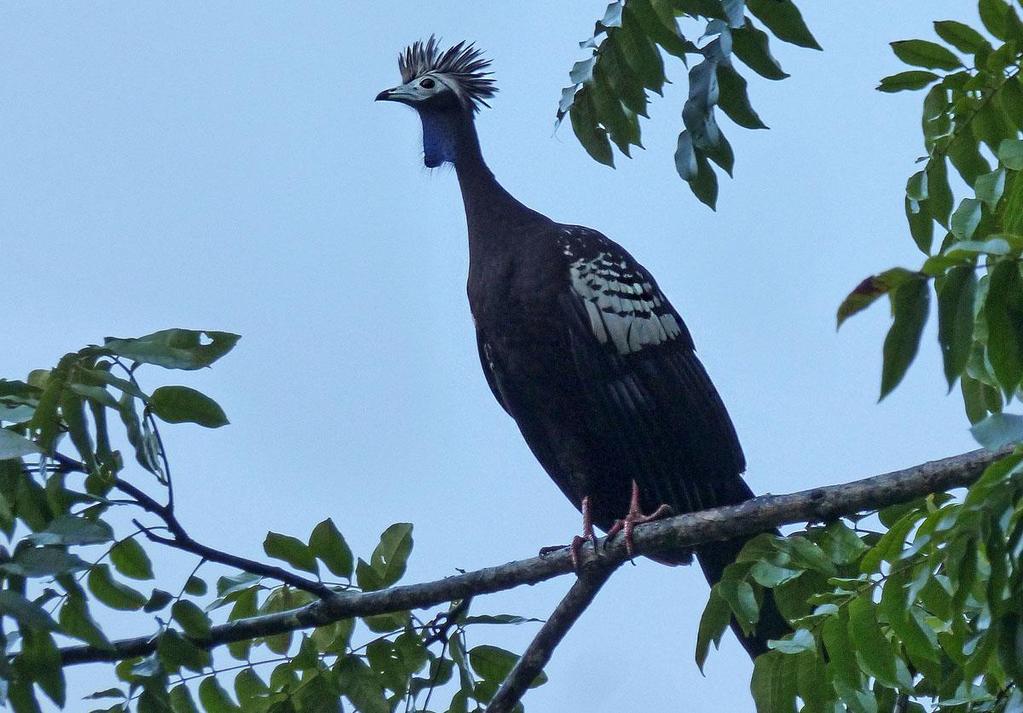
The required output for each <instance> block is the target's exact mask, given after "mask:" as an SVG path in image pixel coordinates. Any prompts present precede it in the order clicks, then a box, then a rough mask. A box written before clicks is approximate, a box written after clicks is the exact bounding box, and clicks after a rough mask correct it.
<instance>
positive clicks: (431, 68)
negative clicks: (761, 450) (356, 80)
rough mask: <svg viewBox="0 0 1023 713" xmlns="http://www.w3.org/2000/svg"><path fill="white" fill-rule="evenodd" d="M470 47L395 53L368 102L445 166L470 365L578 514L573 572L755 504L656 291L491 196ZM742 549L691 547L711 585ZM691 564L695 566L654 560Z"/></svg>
mask: <svg viewBox="0 0 1023 713" xmlns="http://www.w3.org/2000/svg"><path fill="white" fill-rule="evenodd" d="M490 66H491V62H490V60H489V59H488V58H486V57H485V56H484V54H483V52H482V51H481V50H480V49H478V48H477V47H476V46H475V45H474V44H472V43H467V42H464V41H463V42H459V43H457V44H455V45H453V46H450V47H448V48H447V49H442V48H441V46H440V44H439V42H438V41H437V39H436V38H435V37H434V36H431V37H430V38H429V39H427V40H425V41H424V40H420V41H416V42H414V43H413V44H412V45H410V46H408V47H406V48H405V49H404V50H403V51H402V52H400V53H399V57H398V67H399V71H400V74H401V84H400V85H398V86H396V87H393V88H391V89H385V90H384V91H382V92H380V93H379V94H378V95H377V97H376V100H377V101H389V102H398V103H401V104H405V105H408V106H410V107H412V108H413V109H415V110H416V111H417V113H418V115H419V118H420V119H421V121H422V129H423V161H424V163H425V165H426V166H427V167H429V168H436V167H439V166H442V165H445V164H451V165H453V166H454V173H455V174H456V176H457V179H458V185H459V187H460V189H461V194H462V199H463V204H464V208H465V218H466V226H467V229H468V239H469V240H468V242H469V271H468V281H467V293H468V298H469V307H470V311H471V312H472V317H473V322H474V324H475V329H476V343H477V350H478V352H479V359H480V364H481V366H482V368H483V373H484V375H485V376H486V380H487V383H488V384H489V386H490V389H491V391H492V392H493V394H494V397H495V398H496V399H497V401H498V403H499V404H500V405H501V407H503V408H504V410H505V411H506V412H507V413H508V414H509V415H510V416H511V417H512V418H513V419H514V421H515V423H516V424H517V425H518V427H519V430H520V431H521V433H522V436H523V438H524V439H525V441H526V444H527V445H528V446H529V448H530V450H531V451H532V453H533V455H534V456H535V457H536V459H537V460H538V461H539V463H540V465H541V466H542V467H543V469H544V470H545V471H546V472H547V474H548V475H549V476H550V477H551V479H552V480H553V481H554V483H555V484H556V485H557V487H558V488H559V489H560V490H561V491H562V493H564V495H565V496H566V497H567V498H568V499H569V500H570V501H571V502H572V504H573V505H575V507H576V508H577V509H579V510H580V511H581V513H582V518H583V528H582V529H583V532H582V535H579V536H576V538H575V539H574V540H573V543H572V555H573V561H575V562H578V556H579V548H580V547H581V546H582V543H584V542H586V541H593V542H594V543H595V542H596V539H595V535H594V527H596V528H599V529H601V530H604V531H605V532H608V533H609V534H615V533H617V532H619V531H622V530H624V534H625V538H626V544H627V547H628V549H629V550H630V554H631V550H632V529H633V527H634V526H635V525H636V524H639V523H642V522H646V521H649V520H651V519H654V518H657V517H660V516H663V515H665V514H667V513H669V512H673V513H676V514H679V513H687V512H694V511H698V510H703V509H707V508H713V507H717V506H722V505H734V504H738V503H741V502H744V501H746V500H749V499H750V498H752V497H753V492H752V491H751V490H750V488H749V486H748V485H747V484H746V482H745V481H744V480H743V478H742V473H743V472H744V471H745V469H746V461H745V457H744V455H743V451H742V447H741V446H740V443H739V439H738V436H737V435H736V431H735V427H734V426H733V424H732V420H731V418H730V417H729V415H728V412H727V411H726V409H725V406H724V404H723V402H722V400H721V398H720V396H719V395H718V392H717V390H716V389H715V388H714V385H713V384H712V383H711V380H710V378H709V376H708V375H707V372H706V370H705V369H704V367H703V365H702V364H701V362H700V360H699V359H698V358H697V356H696V352H695V347H694V343H693V338H692V336H691V334H690V332H689V329H688V328H687V326H686V324H685V322H683V320H682V317H681V315H680V314H679V313H678V311H677V310H676V309H675V308H674V307H673V306H672V304H671V302H669V301H668V298H667V297H666V296H665V295H664V293H663V292H662V291H661V289H660V288H659V287H658V285H657V282H656V280H655V279H654V277H653V276H652V275H651V274H650V272H649V271H648V270H647V269H646V268H644V267H643V266H642V265H641V264H640V263H639V262H638V261H637V260H636V259H635V258H633V257H632V255H631V254H629V252H628V251H627V250H626V249H625V248H623V247H622V246H621V245H619V244H618V243H616V242H614V241H612V240H611V239H610V238H608V237H606V236H605V235H603V234H602V233H600V232H598V231H596V230H594V229H592V228H587V227H583V226H580V225H571V224H564V223H558V222H556V221H554V220H552V219H550V218H548V217H547V216H545V215H543V214H541V213H539V212H537V211H535V210H533V209H531V208H528V207H527V206H525V205H523V204H522V203H521V202H519V201H518V200H517V199H515V198H514V197H513V196H512V195H511V193H509V192H508V191H507V190H505V188H504V187H502V186H501V184H500V183H498V181H497V179H496V178H495V176H494V174H493V172H492V171H491V170H490V169H489V168H488V166H487V164H486V162H485V161H484V159H483V154H482V152H481V148H480V142H479V136H478V134H477V131H476V126H475V119H476V114H477V113H478V112H479V111H480V109H481V108H482V107H489V106H490V105H489V104H488V103H487V100H488V99H491V98H492V97H493V96H494V95H495V93H496V92H497V87H496V84H495V80H494V79H493V73H492V72H491V71H490ZM748 539H749V538H736V539H733V540H727V541H723V542H712V543H707V544H702V545H699V546H697V547H696V548H695V555H696V558H697V560H698V562H699V564H700V566H701V568H702V570H703V572H704V575H705V576H706V578H707V580H708V582H710V584H711V585H713V584H714V583H715V582H717V581H719V580H720V579H721V577H722V574H723V572H724V569H725V567H726V566H727V565H728V564H730V563H731V562H733V561H734V560H735V558H736V556H737V555H738V553H739V551H740V550H741V549H742V547H743V545H744V544H745V542H746V541H747V540H748ZM653 558H654V559H656V560H657V561H659V562H663V563H666V564H685V563H688V562H689V561H690V560H691V554H690V553H671V554H668V553H663V554H662V553H657V554H656V556H654V557H653ZM765 594H766V596H765V600H764V603H763V605H762V611H761V616H760V620H759V622H758V624H757V627H756V630H755V631H754V632H752V633H745V632H743V630H742V629H741V627H739V626H738V624H737V623H736V622H735V620H734V619H733V621H732V629H733V631H735V633H736V634H737V636H738V637H739V640H740V643H741V644H742V645H743V647H744V648H745V649H746V651H747V652H748V653H749V654H750V656H751V657H754V658H755V657H756V656H757V655H759V654H760V653H763V652H764V651H766V650H767V641H768V640H769V639H777V638H781V637H782V636H783V635H784V634H785V633H786V632H787V630H788V627H787V624H786V623H785V620H784V618H783V617H782V616H781V614H780V613H779V612H778V610H777V608H776V607H775V606H774V605H773V600H772V599H771V597H770V592H769V591H768V592H766V593H765Z"/></svg>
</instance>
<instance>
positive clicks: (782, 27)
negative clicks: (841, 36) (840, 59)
mask: <svg viewBox="0 0 1023 713" xmlns="http://www.w3.org/2000/svg"><path fill="white" fill-rule="evenodd" d="M746 6H747V7H748V8H749V11H750V12H752V13H753V15H755V16H756V18H757V19H758V20H760V21H761V22H762V23H764V24H765V25H766V26H767V29H769V30H770V31H771V32H772V33H774V36H775V37H777V38H778V39H779V40H783V41H785V42H789V43H791V44H794V45H799V46H800V47H808V48H810V49H814V50H819V49H821V46H820V45H819V44H817V40H816V39H815V38H814V36H813V34H812V33H811V32H810V28H808V27H807V26H806V23H805V22H804V21H803V16H802V15H801V14H800V12H799V8H797V7H796V6H795V4H794V3H793V2H791V0H747V2H746Z"/></svg>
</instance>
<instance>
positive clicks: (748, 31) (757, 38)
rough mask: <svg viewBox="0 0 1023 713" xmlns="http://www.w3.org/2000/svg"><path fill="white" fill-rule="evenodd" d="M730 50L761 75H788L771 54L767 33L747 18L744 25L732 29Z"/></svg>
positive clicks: (767, 77)
mask: <svg viewBox="0 0 1023 713" xmlns="http://www.w3.org/2000/svg"><path fill="white" fill-rule="evenodd" d="M732 52H734V53H735V56H736V57H738V58H739V59H740V60H742V62H743V64H745V65H746V66H747V67H749V68H750V69H752V70H753V71H754V72H756V73H757V74H759V75H760V76H761V77H765V78H766V79H775V80H777V79H785V77H787V76H789V75H788V74H786V73H785V72H784V71H783V70H782V68H781V65H780V64H778V60H776V59H775V58H774V57H773V56H772V55H771V51H770V49H768V38H767V33H766V32H764V31H763V30H758V29H757V28H756V27H754V26H753V23H752V22H750V21H749V20H747V21H746V25H745V26H744V27H740V28H737V29H734V30H732Z"/></svg>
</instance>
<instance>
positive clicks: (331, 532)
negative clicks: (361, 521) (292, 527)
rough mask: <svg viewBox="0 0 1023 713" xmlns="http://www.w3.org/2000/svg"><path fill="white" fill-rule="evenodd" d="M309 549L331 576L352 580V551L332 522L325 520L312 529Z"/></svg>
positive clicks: (353, 564)
mask: <svg viewBox="0 0 1023 713" xmlns="http://www.w3.org/2000/svg"><path fill="white" fill-rule="evenodd" d="M309 549H310V550H311V551H312V553H313V555H314V556H315V557H316V558H317V559H318V560H320V561H321V562H323V564H325V565H326V566H327V569H329V570H330V571H331V572H332V573H333V574H335V575H337V576H338V577H344V578H345V579H351V578H352V569H353V568H354V566H355V561H354V558H353V556H352V550H351V548H350V547H349V546H348V543H347V542H345V538H344V536H343V535H342V534H341V532H340V531H339V530H338V529H337V526H336V525H334V521H333V520H331V519H330V518H327V519H326V520H324V521H323V522H321V523H320V524H318V525H317V526H316V527H314V528H313V532H312V534H311V535H309Z"/></svg>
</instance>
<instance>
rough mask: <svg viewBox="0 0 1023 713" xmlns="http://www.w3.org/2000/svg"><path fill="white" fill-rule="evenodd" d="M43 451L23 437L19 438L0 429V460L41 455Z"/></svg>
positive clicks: (11, 432)
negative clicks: (35, 454) (34, 454)
mask: <svg viewBox="0 0 1023 713" xmlns="http://www.w3.org/2000/svg"><path fill="white" fill-rule="evenodd" d="M42 452H43V449H42V448H40V447H39V446H37V445H36V444H35V443H33V442H32V441H30V440H28V439H27V438H25V437H24V436H19V435H18V434H17V433H14V432H13V431H8V430H7V429H6V428H0V460H7V459H8V458H21V457H22V456H27V455H32V454H33V453H42Z"/></svg>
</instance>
